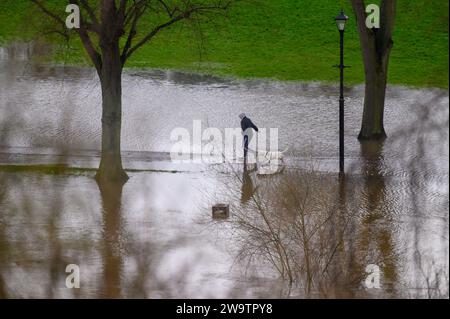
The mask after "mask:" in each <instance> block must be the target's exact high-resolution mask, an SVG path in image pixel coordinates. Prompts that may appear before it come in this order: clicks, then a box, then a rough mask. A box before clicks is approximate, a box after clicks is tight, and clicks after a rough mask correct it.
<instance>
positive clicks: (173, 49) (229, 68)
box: [0, 0, 448, 88]
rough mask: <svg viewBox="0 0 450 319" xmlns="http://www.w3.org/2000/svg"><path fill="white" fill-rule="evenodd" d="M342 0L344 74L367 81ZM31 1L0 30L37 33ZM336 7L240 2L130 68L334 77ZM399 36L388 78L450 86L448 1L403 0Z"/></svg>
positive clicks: (74, 59)
mask: <svg viewBox="0 0 450 319" xmlns="http://www.w3.org/2000/svg"><path fill="white" fill-rule="evenodd" d="M344 2H345V4H346V8H345V9H346V13H347V15H349V17H350V20H349V22H348V26H347V28H346V34H345V36H346V39H345V41H346V43H345V49H346V53H345V57H346V64H348V65H350V66H351V68H349V69H346V81H347V83H361V82H363V81H364V70H363V66H362V61H361V52H360V45H359V38H358V34H357V32H356V22H355V17H354V15H353V13H352V10H351V8H350V5H349V2H348V1H344ZM377 2H379V1H371V3H377ZM59 3H61V1H59ZM30 6H31V5H30V4H29V3H28V1H27V0H2V1H1V3H0V37H2V38H3V39H4V40H11V39H14V38H34V37H35V34H34V33H35V31H34V30H38V29H39V28H38V27H36V25H35V23H32V22H31V21H32V20H36V17H34V19H33V17H32V15H31V13H29V12H30ZM61 6H62V5H61ZM62 10H64V7H63V6H62ZM338 11H339V1H337V0H315V1H306V0H303V1H299V0H278V1H272V0H253V1H248V2H242V3H239V4H237V5H235V7H234V8H233V10H232V11H231V12H230V14H229V16H228V17H227V18H226V19H218V20H216V21H215V22H214V23H210V22H209V23H206V24H205V25H204V26H203V27H202V29H201V34H202V36H201V40H200V36H199V35H198V34H199V32H198V30H197V31H196V32H193V29H192V28H190V27H189V26H187V25H184V26H181V25H180V26H175V27H172V28H171V29H170V30H166V31H164V32H163V33H161V34H160V35H158V36H157V37H156V38H155V39H154V41H153V42H152V43H151V44H148V45H146V46H145V47H143V48H142V49H141V50H140V51H138V52H137V53H136V55H135V56H134V57H133V58H132V59H131V60H130V61H129V64H128V67H151V68H172V69H180V70H188V71H196V72H207V73H213V74H217V75H233V76H238V77H262V78H274V79H279V80H302V81H312V80H319V81H330V82H334V81H336V79H337V76H338V71H337V69H335V68H333V67H332V65H334V64H337V62H338V60H337V59H338V55H337V54H338V32H337V30H336V26H335V24H334V20H333V18H334V16H335V15H337V13H338ZM30 17H31V18H30ZM149 23H150V22H149ZM142 27H145V26H142ZM394 42H395V44H394V49H393V51H392V57H391V62H390V73H389V82H390V83H393V84H404V85H411V86H431V87H440V88H448V1H447V0H433V1H430V0H399V1H398V13H397V20H396V27H395V33H394ZM71 46H72V50H70V54H68V52H67V51H66V52H65V54H64V55H63V57H62V56H60V57H59V58H64V59H65V60H66V62H69V63H85V61H87V59H86V56H85V54H84V52H83V51H82V50H81V49H80V48H81V46H80V44H79V42H78V41H76V40H75V41H72V42H71ZM199 46H200V47H202V49H201V50H200V49H199Z"/></svg>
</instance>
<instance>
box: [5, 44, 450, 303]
mask: <svg viewBox="0 0 450 319" xmlns="http://www.w3.org/2000/svg"><path fill="white" fill-rule="evenodd" d="M29 55H30V52H29V49H23V51H20V50H19V48H12V49H5V50H0V68H1V71H2V72H0V90H1V94H2V100H0V117H1V119H2V122H1V123H0V125H1V126H2V127H1V129H0V145H2V146H8V148H6V149H2V152H3V153H1V154H0V161H1V162H2V163H4V164H27V165H30V164H46V163H49V162H51V161H52V162H53V161H54V162H55V163H60V162H61V160H62V159H61V157H60V156H58V155H55V154H59V151H61V149H60V148H61V147H64V146H66V147H69V149H68V150H66V149H65V151H67V152H68V153H69V156H68V157H67V158H64V159H63V160H64V163H68V164H69V165H71V166H76V167H96V166H97V164H98V162H97V161H98V152H97V151H92V149H97V148H98V143H97V142H98V141H97V139H98V137H99V126H98V124H99V123H100V121H99V119H100V113H99V108H96V107H95V106H96V105H99V94H98V91H97V89H98V87H96V85H95V83H94V82H93V79H94V77H93V73H92V70H89V69H82V68H61V67H52V66H45V65H41V66H39V65H37V64H34V63H31V62H30V61H29V60H28V59H29ZM68 81H70V83H68ZM124 87H125V89H124V92H125V94H124V103H125V104H127V105H128V107H126V111H125V115H124V135H123V140H124V145H126V148H127V149H128V150H130V151H126V152H124V158H125V161H124V162H125V163H126V167H128V168H146V169H150V170H149V171H145V172H143V171H133V172H132V173H130V175H132V178H131V179H130V180H129V181H128V182H127V184H126V186H125V185H122V184H103V185H100V184H97V183H96V182H95V180H94V179H93V176H91V175H93V173H92V172H91V171H83V170H78V171H75V172H73V171H71V172H66V173H61V172H59V173H55V172H52V171H46V170H45V169H41V170H39V171H38V172H36V171H33V170H14V169H11V168H9V169H8V168H6V169H5V167H3V166H1V167H2V169H5V171H3V170H0V185H1V187H0V297H10V298H11V297H67V298H71V297H102V298H105V297H107V298H127V297H145V298H159V297H168V298H174V297H178V298H188V297H198V298H199V297H266V298H267V297H322V298H336V297H338V298H339V297H392V296H393V297H403V296H407V297H411V296H413V297H424V296H426V297H430V296H431V297H442V296H444V297H445V296H448V166H447V164H448V93H447V92H444V93H442V92H441V91H438V90H412V89H406V88H392V89H390V91H389V92H388V96H387V101H388V104H389V108H387V110H386V128H387V130H388V131H389V132H392V134H390V137H389V139H388V140H387V141H386V142H385V144H384V145H383V144H376V143H364V144H359V142H357V140H356V138H353V136H356V134H357V132H356V131H353V132H352V128H355V130H358V128H359V124H358V123H359V121H360V111H361V108H360V106H361V104H362V95H361V94H362V93H361V92H362V90H361V88H359V87H356V88H350V89H349V91H348V95H349V98H348V114H347V115H346V116H347V117H348V122H347V123H348V136H346V147H347V148H348V153H347V154H348V161H347V163H349V164H350V165H349V169H348V174H347V176H346V178H344V179H339V178H338V176H337V174H335V168H336V167H337V163H336V161H335V158H336V155H337V154H336V152H337V147H336V136H337V131H336V129H337V128H338V126H337V122H336V121H337V113H336V108H330V105H333V102H332V101H334V99H335V96H334V94H335V90H333V89H330V87H324V86H321V85H318V84H301V83H300V84H296V83H278V82H270V81H257V80H255V81H243V82H240V81H228V80H217V79H215V78H213V77H206V76H195V75H189V74H180V73H177V72H166V71H136V70H133V71H129V72H126V74H125V77H124ZM80 97H82V98H80ZM430 97H431V98H430ZM61 101H64V103H62V104H61ZM148 101H151V103H150V104H149V103H148ZM243 109H244V110H245V111H246V112H248V113H252V114H255V117H256V118H258V117H259V120H260V122H261V123H262V126H266V127H277V126H279V127H286V126H290V127H293V128H294V129H292V130H289V131H286V130H282V129H280V136H279V138H280V144H281V145H280V147H281V148H284V147H285V146H288V145H289V146H290V148H291V149H292V151H293V152H292V156H289V157H287V158H286V163H287V166H288V167H287V169H286V170H285V172H284V173H283V174H282V175H276V176H268V177H259V176H258V175H257V174H255V172H253V171H251V170H248V169H246V168H244V169H243V170H242V171H241V170H240V169H241V168H239V169H238V172H239V173H237V174H235V173H236V172H234V171H233V172H231V173H230V171H229V170H227V169H226V168H224V167H221V168H220V169H219V170H222V171H219V172H217V171H211V170H210V169H209V167H204V166H198V165H197V166H195V165H188V164H186V165H182V166H176V165H174V164H173V163H171V162H170V157H169V156H168V154H167V153H166V151H167V149H168V148H169V147H170V146H171V144H170V142H168V139H169V136H170V131H171V129H173V128H174V127H186V128H190V127H191V126H192V122H191V121H192V119H204V120H205V122H206V120H208V122H209V124H210V125H211V126H217V127H219V128H221V129H223V128H224V127H234V126H236V124H237V123H235V119H236V114H239V113H240V112H241V111H242V110H243ZM67 110H70V111H67ZM168 110H177V112H172V111H168ZM416 111H417V112H416ZM205 114H208V116H205ZM149 123H150V124H151V125H150V124H149ZM283 143H284V144H283ZM309 143H310V144H311V145H314V148H309V147H308V145H309ZM287 144H288V145H287ZM37 146H39V147H37ZM41 146H42V147H45V146H49V147H54V148H56V150H53V151H52V152H48V149H47V148H45V149H42V148H40V147H41ZM72 146H73V147H72ZM75 146H76V147H75ZM74 148H76V149H74ZM80 149H81V150H80ZM158 151H160V152H158ZM49 154H52V155H54V156H50V155H49ZM74 154H75V155H74ZM55 158H56V159H55ZM306 158H312V160H311V161H312V162H313V164H314V165H311V167H310V166H309V164H308V163H309V162H308V160H306ZM150 164H151V165H153V166H151V165H150ZM444 164H445V165H444ZM155 167H156V169H155ZM152 169H153V171H152ZM222 184H223V185H222ZM205 193H206V195H208V196H203V195H205ZM218 202H225V203H229V204H230V209H231V217H230V219H229V220H227V221H226V222H212V221H211V218H210V216H211V214H210V213H211V211H210V209H211V206H212V205H213V204H216V203H218ZM205 220H206V221H205ZM69 263H77V264H80V266H81V270H82V272H83V277H82V288H81V289H80V290H68V289H67V288H66V287H65V276H66V273H65V266H66V265H67V264H69ZM368 264H376V265H379V266H380V268H381V270H382V282H381V283H382V289H380V290H368V289H366V288H365V287H364V279H365V277H366V275H367V274H366V272H365V267H366V266H367V265H368Z"/></svg>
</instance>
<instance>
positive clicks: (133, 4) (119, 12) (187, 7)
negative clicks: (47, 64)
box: [30, 0, 235, 181]
mask: <svg viewBox="0 0 450 319" xmlns="http://www.w3.org/2000/svg"><path fill="white" fill-rule="evenodd" d="M30 1H32V2H33V3H35V4H36V6H37V7H38V8H39V9H40V10H41V11H42V12H43V13H44V14H45V15H47V16H49V17H51V18H52V19H53V20H54V21H56V22H57V23H58V25H59V26H60V27H62V28H63V29H62V30H63V31H60V32H59V33H61V34H65V35H68V34H69V33H68V32H67V28H66V25H65V21H64V20H65V19H64V18H63V17H62V14H64V10H57V11H56V10H55V9H53V8H54V7H50V6H49V5H48V4H47V3H46V1H45V0H30ZM233 1H235V0H170V1H169V0H167V1H166V0H120V1H119V0H98V1H89V0H69V1H68V3H69V4H75V5H78V6H79V8H80V15H81V18H80V27H79V28H78V29H75V30H76V33H77V35H78V36H79V38H80V39H81V42H82V43H83V46H84V49H85V50H86V52H87V54H88V56H89V58H90V61H91V62H92V64H93V65H94V67H95V69H96V70H97V74H98V76H99V79H100V83H101V90H102V155H101V162H100V167H99V169H98V172H97V179H100V180H107V181H111V180H121V181H125V180H126V179H127V178H128V177H127V174H126V173H125V171H124V169H123V167H122V159H121V150H120V136H121V123H122V121H121V117H122V70H123V67H124V65H125V63H126V62H127V60H128V59H129V58H130V57H131V56H132V55H133V54H134V53H135V52H136V51H137V50H138V49H139V48H141V47H142V46H143V45H145V44H146V43H148V42H150V41H151V40H152V39H153V38H154V37H155V36H156V35H157V34H158V33H159V32H161V31H162V30H164V29H167V28H169V27H170V26H172V25H174V24H176V23H179V22H181V21H187V20H191V19H197V20H198V18H199V17H201V16H211V15H214V14H218V13H225V12H226V11H227V9H228V8H229V7H230V5H231V4H232V2H233ZM144 20H147V21H151V22H152V21H153V22H154V25H153V26H152V27H151V29H150V30H140V27H139V26H140V24H139V22H141V21H144ZM122 39H123V40H124V41H121V40H122Z"/></svg>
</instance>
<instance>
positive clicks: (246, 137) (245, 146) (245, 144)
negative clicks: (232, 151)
mask: <svg viewBox="0 0 450 319" xmlns="http://www.w3.org/2000/svg"><path fill="white" fill-rule="evenodd" d="M247 152H248V135H244V165H246V164H247Z"/></svg>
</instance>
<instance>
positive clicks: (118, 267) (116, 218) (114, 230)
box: [97, 181, 126, 298]
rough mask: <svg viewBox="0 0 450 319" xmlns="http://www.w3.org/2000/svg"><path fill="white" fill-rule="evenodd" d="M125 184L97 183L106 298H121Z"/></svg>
mask: <svg viewBox="0 0 450 319" xmlns="http://www.w3.org/2000/svg"><path fill="white" fill-rule="evenodd" d="M124 184H125V183H122V182H120V183H117V182H116V183H113V182H111V183H107V182H99V181H97V185H98V189H99V190H100V196H101V203H102V216H103V245H104V248H103V249H102V252H103V280H104V281H103V289H102V291H103V292H104V296H102V297H106V298H120V297H122V294H121V272H122V269H123V260H122V259H123V256H124V255H125V254H126V253H125V251H124V249H123V246H124V243H123V241H124V240H123V236H124V233H125V230H124V228H123V227H122V224H123V219H122V214H121V209H122V189H123V186H124Z"/></svg>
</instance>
